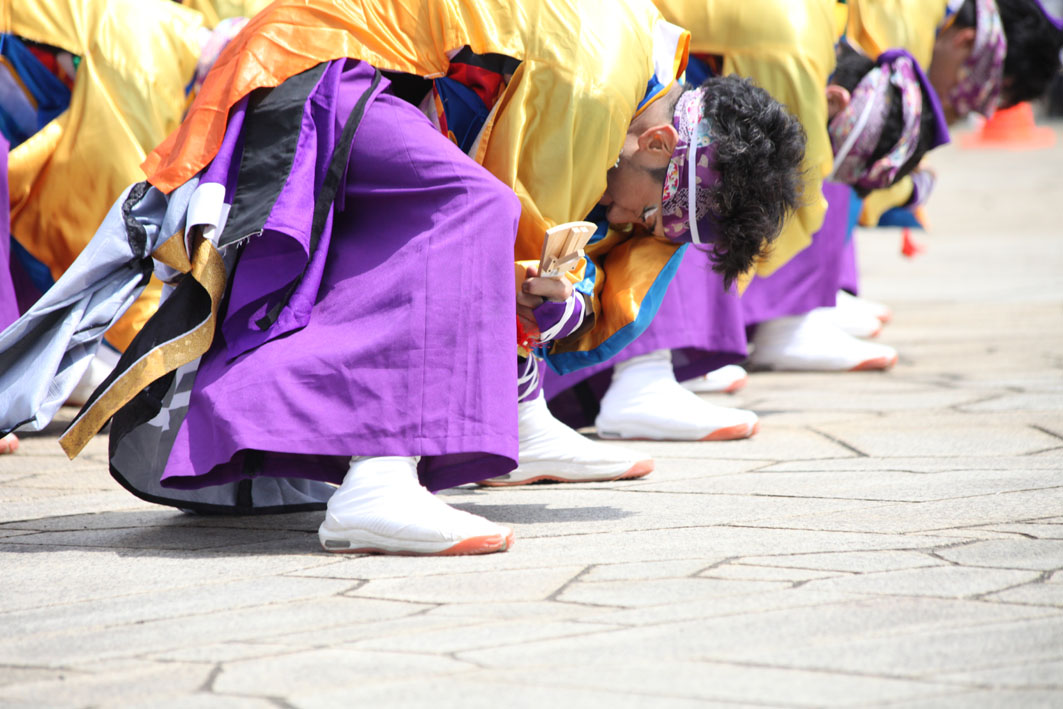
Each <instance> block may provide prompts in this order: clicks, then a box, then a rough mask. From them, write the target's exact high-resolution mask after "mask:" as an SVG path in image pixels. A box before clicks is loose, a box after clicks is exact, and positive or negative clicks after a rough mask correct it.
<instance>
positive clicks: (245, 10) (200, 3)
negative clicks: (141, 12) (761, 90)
mask: <svg viewBox="0 0 1063 709" xmlns="http://www.w3.org/2000/svg"><path fill="white" fill-rule="evenodd" d="M271 2H273V0H183V1H182V3H181V4H182V5H184V6H185V7H187V8H190V9H192V10H195V11H196V12H198V13H199V14H201V15H203V24H204V25H206V26H207V27H210V28H211V29H213V28H214V27H216V26H217V25H218V23H219V22H221V21H222V20H225V19H228V18H230V17H253V16H254V15H255V14H257V13H258V11H259V10H261V9H262V8H264V7H266V6H267V5H269V4H270V3H271Z"/></svg>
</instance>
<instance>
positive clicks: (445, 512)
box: [317, 456, 513, 556]
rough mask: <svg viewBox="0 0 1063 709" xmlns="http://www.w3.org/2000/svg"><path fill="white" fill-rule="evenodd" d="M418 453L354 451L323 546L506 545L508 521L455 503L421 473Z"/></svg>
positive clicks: (445, 550)
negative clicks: (434, 490) (381, 454)
mask: <svg viewBox="0 0 1063 709" xmlns="http://www.w3.org/2000/svg"><path fill="white" fill-rule="evenodd" d="M417 460H418V459H417V458H409V457H396V456H390V457H379V458H366V457H354V458H352V459H351V467H350V469H349V470H348V471H347V475H346V476H345V477H344V478H343V484H341V485H340V486H339V489H337V490H336V492H335V493H334V494H333V495H332V497H331V498H329V501H328V506H327V509H326V512H325V521H324V522H322V523H321V526H320V527H319V528H318V530H317V536H318V539H319V540H320V541H321V546H322V548H324V549H325V551H331V552H341V553H350V554H403V555H423V556H450V555H457V554H489V553H491V552H495V551H505V550H506V549H508V548H509V547H510V546H511V545H512V544H513V532H512V531H511V530H510V529H509V528H508V527H503V526H501V525H498V524H495V523H494V522H489V521H488V520H486V519H484V518H483V517H477V516H476V515H473V514H469V513H468V512H463V511H461V510H457V509H454V508H453V507H451V506H450V505H448V504H447V503H445V502H443V501H442V500H441V499H439V498H438V497H436V496H435V495H433V494H432V493H430V492H429V491H428V490H427V489H426V488H425V487H424V486H422V485H421V483H420V481H418V479H417Z"/></svg>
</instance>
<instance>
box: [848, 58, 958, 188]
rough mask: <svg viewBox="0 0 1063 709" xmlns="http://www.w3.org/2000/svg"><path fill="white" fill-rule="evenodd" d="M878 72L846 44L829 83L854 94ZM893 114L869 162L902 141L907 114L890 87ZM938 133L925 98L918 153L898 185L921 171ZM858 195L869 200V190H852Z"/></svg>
mask: <svg viewBox="0 0 1063 709" xmlns="http://www.w3.org/2000/svg"><path fill="white" fill-rule="evenodd" d="M874 68H875V62H873V61H871V60H870V59H868V57H867V56H866V55H864V54H861V53H860V52H858V51H856V50H855V49H853V48H852V47H851V46H849V45H847V44H845V43H844V42H842V43H840V44H839V45H838V64H837V67H836V68H835V70H834V75H833V76H832V77H831V79H830V83H832V84H837V85H838V86H841V87H842V88H844V89H846V90H847V91H850V92H852V91H853V89H855V88H856V85H857V84H859V83H860V80H861V79H863V78H864V76H865V75H866V74H867V73H868V72H869V71H871V70H872V69H874ZM890 91H891V94H890V112H889V115H888V116H886V125H885V126H884V127H883V129H882V136H881V137H880V138H879V141H878V145H876V146H875V151H874V152H873V153H872V154H871V158H870V162H872V163H873V162H875V161H876V160H879V159H880V158H882V157H883V156H884V155H886V153H888V152H889V151H890V150H891V149H893V146H895V145H896V144H897V141H898V140H900V138H901V131H902V130H904V113H903V110H902V107H901V103H902V102H901V92H900V89H898V88H897V87H896V86H893V87H890ZM936 131H937V118H936V116H935V115H934V109H933V107H932V106H931V103H930V98H929V97H928V96H926V95H925V94H924V95H923V112H922V119H921V120H920V125H919V145H918V146H917V147H916V149H915V154H913V155H912V157H911V158H909V159H908V162H906V163H904V165H902V166H901V169H900V170H899V171H898V172H897V175H896V177H895V178H894V182H897V181H898V180H900V179H901V178H903V177H904V176H905V175H907V174H908V173H910V172H911V171H912V170H914V169H915V168H916V167H918V165H919V163H920V161H922V159H923V156H924V155H926V153H927V152H928V151H929V150H930V145H931V143H932V142H933V139H934V135H935V133H936ZM853 189H854V190H855V191H856V193H857V195H859V196H860V197H866V196H867V195H868V192H869V191H868V190H865V189H862V188H859V187H856V186H855V185H854V186H853Z"/></svg>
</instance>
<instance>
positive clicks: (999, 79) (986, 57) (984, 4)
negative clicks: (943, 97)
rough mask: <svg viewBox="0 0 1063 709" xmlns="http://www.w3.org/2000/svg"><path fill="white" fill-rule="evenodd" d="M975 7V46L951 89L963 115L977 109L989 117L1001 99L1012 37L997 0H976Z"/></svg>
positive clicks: (956, 108)
mask: <svg viewBox="0 0 1063 709" xmlns="http://www.w3.org/2000/svg"><path fill="white" fill-rule="evenodd" d="M975 10H976V14H975V18H976V19H975V23H976V25H977V27H976V29H975V36H974V47H973V48H972V50H971V55H970V56H969V57H968V58H967V61H965V62H964V63H963V66H962V67H960V75H959V80H958V81H957V82H956V86H955V87H953V89H952V91H950V92H949V102H950V103H951V104H952V107H953V108H954V109H955V110H956V113H957V114H958V115H959V116H966V115H967V114H968V113H970V112H971V111H974V112H975V113H981V114H982V115H983V116H985V117H987V118H988V117H989V116H991V115H993V112H994V111H995V110H996V107H997V102H998V101H999V100H1000V91H1001V88H1002V87H1003V84H1004V57H1005V56H1006V55H1007V53H1008V40H1007V37H1005V36H1004V23H1003V21H1002V20H1001V19H1000V9H999V8H997V3H996V0H975ZM1046 14H1047V13H1046Z"/></svg>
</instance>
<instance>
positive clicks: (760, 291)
mask: <svg viewBox="0 0 1063 709" xmlns="http://www.w3.org/2000/svg"><path fill="white" fill-rule="evenodd" d="M849 195H850V189H849V187H848V186H847V185H841V184H838V183H835V182H824V183H823V196H824V197H825V198H826V200H827V212H826V214H825V215H824V217H823V226H821V227H820V229H819V231H817V232H816V233H815V234H813V235H812V243H811V244H810V245H809V246H808V247H806V248H805V249H803V250H801V251H799V252H798V253H797V255H795V256H794V257H793V258H792V259H790V260H789V261H787V262H786V264H785V265H783V266H782V267H781V268H780V269H779V270H777V271H776V272H775V273H773V274H771V275H770V276H768V277H766V278H759V277H758V278H754V279H753V281H752V282H751V283H750V284H749V287H748V288H746V292H745V293H743V294H742V298H741V299H740V300H741V303H742V312H743V313H744V316H745V322H746V325H747V326H749V327H752V326H755V325H757V324H758V323H762V322H765V321H766V320H774V319H776V318H781V317H787V316H790V315H802V314H804V313H808V312H811V311H812V310H815V309H816V308H833V307H834V305H835V302H836V300H837V293H838V283H839V281H840V279H841V272H842V265H843V262H844V260H845V258H844V257H845V241H846V236H847V235H848V229H849Z"/></svg>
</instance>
